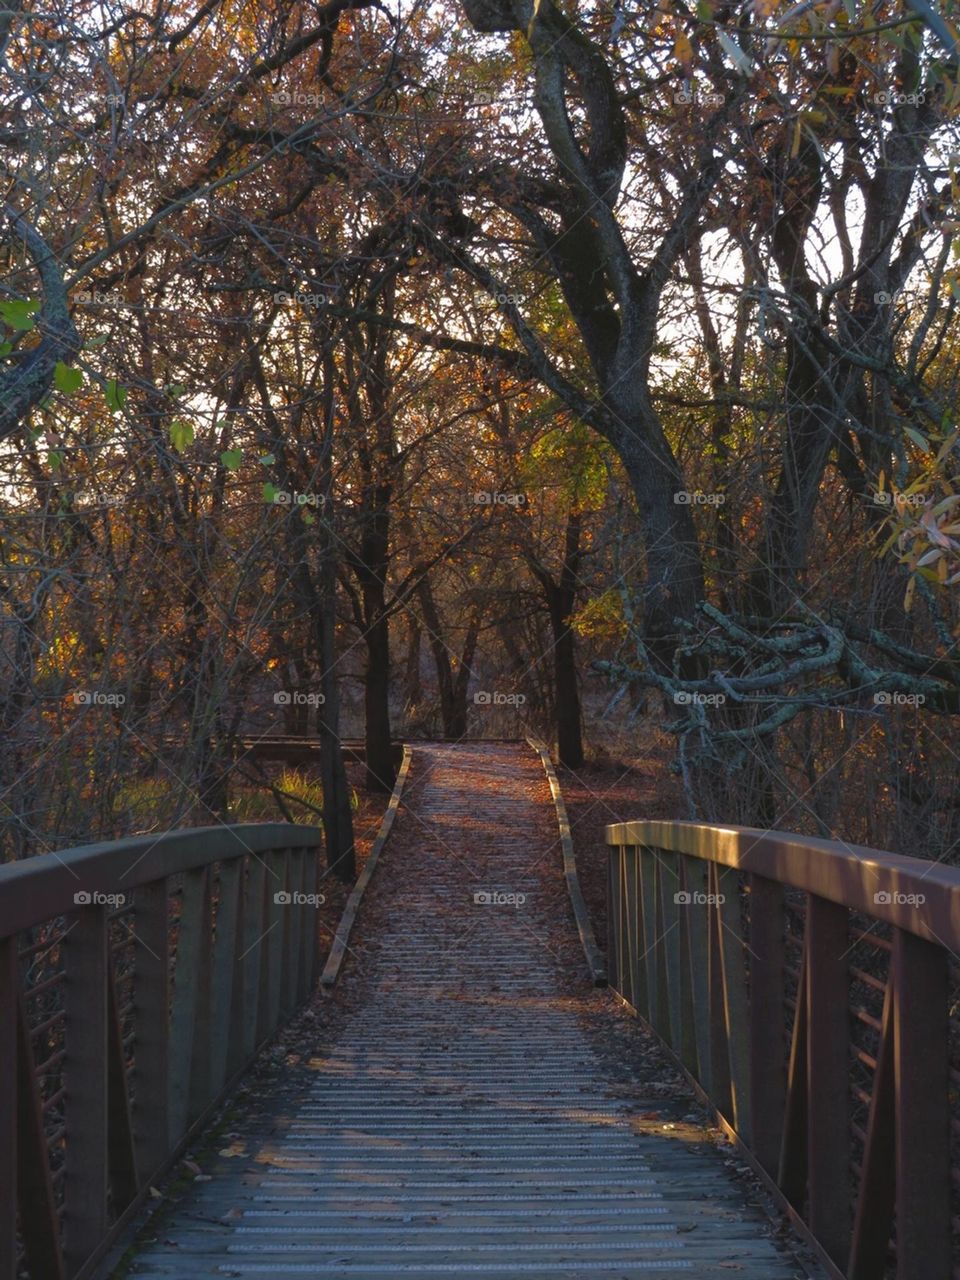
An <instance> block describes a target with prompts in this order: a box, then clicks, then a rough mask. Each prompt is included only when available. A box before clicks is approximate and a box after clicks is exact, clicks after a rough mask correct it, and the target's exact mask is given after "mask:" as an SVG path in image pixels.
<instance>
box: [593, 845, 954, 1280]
mask: <svg viewBox="0 0 960 1280" xmlns="http://www.w3.org/2000/svg"><path fill="white" fill-rule="evenodd" d="M607 842H608V844H609V845H610V846H611V848H610V854H609V863H608V913H609V914H608V938H609V942H608V948H609V954H608V970H609V980H610V984H611V986H613V987H614V988H615V989H616V990H617V992H618V993H619V994H620V995H621V996H622V997H623V999H624V1000H625V1001H627V1003H628V1004H629V1005H630V1006H632V1007H633V1009H634V1010H635V1011H636V1012H637V1013H638V1014H639V1015H640V1016H641V1017H642V1018H643V1019H644V1020H645V1021H646V1022H647V1023H648V1024H649V1025H650V1026H651V1027H652V1028H653V1029H654V1031H656V1032H657V1033H658V1034H659V1036H660V1037H661V1038H662V1040H664V1041H665V1042H666V1044H667V1045H668V1046H669V1048H670V1049H671V1050H672V1052H673V1054H674V1055H675V1057H676V1058H677V1060H678V1061H679V1062H680V1064H681V1065H682V1066H683V1067H684V1068H685V1069H686V1071H687V1073H688V1074H689V1075H690V1076H691V1077H692V1078H693V1080H694V1081H695V1082H696V1083H697V1084H698V1085H699V1087H700V1088H701V1089H702V1091H703V1093H704V1094H705V1095H706V1097H707V1098H708V1100H709V1101H710V1102H711V1104H712V1105H713V1107H714V1109H715V1110H716V1112H717V1113H718V1114H719V1115H720V1116H721V1117H722V1119H723V1120H724V1121H725V1122H726V1123H727V1125H728V1127H729V1128H730V1129H731V1130H732V1131H733V1132H734V1133H735V1135H736V1137H737V1138H738V1139H739V1140H740V1142H741V1144H742V1145H743V1147H744V1148H745V1149H746V1151H747V1152H748V1153H749V1154H750V1155H751V1157H752V1159H753V1162H754V1164H755V1166H756V1167H757V1168H758V1169H759V1170H760V1171H762V1172H763V1173H764V1174H765V1176H766V1179H767V1181H768V1183H770V1184H771V1185H772V1186H773V1187H775V1188H776V1189H777V1190H778V1191H779V1193H780V1195H781V1196H782V1198H783V1200H784V1201H785V1203H786V1204H787V1205H788V1206H789V1207H790V1209H791V1211H792V1213H793V1215H794V1217H795V1218H796V1219H797V1221H798V1222H800V1223H802V1224H805V1226H806V1228H807V1229H808V1231H809V1233H810V1235H811V1237H812V1239H813V1240H815V1241H816V1242H817V1244H818V1245H819V1247H820V1249H821V1251H822V1253H823V1255H824V1256H825V1260H826V1261H827V1262H828V1265H829V1266H830V1268H831V1269H832V1270H833V1273H834V1274H835V1275H837V1276H844V1277H847V1280H888V1278H889V1277H893V1276H895V1277H896V1280H951V1277H954V1278H956V1277H957V1276H960V1268H958V1265H957V1263H958V1258H957V1256H956V1253H955V1249H954V1245H953V1244H952V1241H951V1237H952V1236H953V1237H954V1239H957V1238H960V1232H957V1231H954V1230H952V1227H955V1226H956V1225H957V1221H958V1215H957V1210H958V1197H957V1191H958V1184H960V1159H958V1155H960V1153H958V1146H957V1139H958V1134H960V1111H958V1095H960V1070H958V1048H960V1034H958V1025H957V1021H958V1020H957V1018H956V1016H955V1014H956V1011H957V1009H958V1007H960V1006H958V981H957V977H958V975H957V965H956V957H957V954H958V953H960V871H957V870H954V869H952V868H948V867H943V866H941V865H938V864H936V863H932V862H925V861H922V860H920V859H917V858H905V857H898V856H895V855H893V854H888V853H879V852H877V851H876V850H873V849H864V848H856V847H851V846H848V845H844V844H840V843H835V842H832V841H827V840H818V839H814V838H808V837H804V836H794V835H787V834H783V833H780V832H763V831H757V830H751V829H748V828H743V827H716V826H707V825H701V824H699V823H690V822H627V823H619V824H616V825H613V826H609V827H607Z"/></svg>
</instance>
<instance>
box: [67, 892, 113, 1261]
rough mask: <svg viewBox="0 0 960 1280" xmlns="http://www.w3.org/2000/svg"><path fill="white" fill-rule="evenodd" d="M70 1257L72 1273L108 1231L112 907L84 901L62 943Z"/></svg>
mask: <svg viewBox="0 0 960 1280" xmlns="http://www.w3.org/2000/svg"><path fill="white" fill-rule="evenodd" d="M63 964H64V979H65V981H64V1009H65V1014H66V1019H65V1027H64V1048H65V1051H66V1056H65V1058H64V1068H63V1074H64V1084H65V1089H66V1093H65V1096H64V1116H65V1124H66V1134H65V1140H64V1207H65V1212H64V1219H63V1238H64V1255H65V1261H66V1269H67V1274H68V1275H73V1273H74V1272H75V1271H77V1270H79V1268H80V1266H81V1265H82V1264H83V1262H84V1261H85V1260H86V1259H87V1257H88V1256H89V1255H90V1254H91V1253H92V1252H93V1250H94V1249H95V1248H96V1247H97V1245H98V1244H99V1243H100V1241H101V1239H102V1238H103V1236H104V1233H105V1232H106V1229H107V1189H108V1161H107V1135H108V1130H107V1106H108V1091H107V1080H108V1057H107V909H106V907H105V906H102V905H99V904H90V905H84V906H81V907H80V908H79V909H78V911H77V913H76V921H75V923H74V924H73V925H72V926H68V928H67V930H66V933H65V935H64V940H63Z"/></svg>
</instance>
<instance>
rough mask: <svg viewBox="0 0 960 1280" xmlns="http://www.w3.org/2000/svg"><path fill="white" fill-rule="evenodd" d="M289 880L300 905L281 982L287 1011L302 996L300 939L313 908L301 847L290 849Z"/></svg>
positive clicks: (296, 912)
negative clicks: (308, 914) (309, 897)
mask: <svg viewBox="0 0 960 1280" xmlns="http://www.w3.org/2000/svg"><path fill="white" fill-rule="evenodd" d="M290 882H291V884H292V885H293V888H294V891H295V892H296V893H298V894H299V895H300V905H299V906H298V907H297V908H296V910H295V911H294V913H293V920H292V921H291V928H290V938H289V947H288V951H287V958H286V965H285V967H286V972H287V977H286V978H285V979H284V983H283V998H284V1001H285V1004H284V1009H285V1011H286V1012H287V1013H292V1012H293V1010H294V1009H295V1008H296V1007H297V1006H298V1005H299V1004H300V1002H301V1001H302V1000H303V998H304V996H303V973H302V971H301V969H300V951H301V939H302V937H303V931H304V929H305V928H306V915H307V913H308V912H310V911H312V910H313V909H314V908H313V907H312V906H310V905H309V904H308V903H307V901H306V898H307V895H308V894H309V893H310V890H309V889H308V888H307V884H306V862H305V854H304V850H303V849H291V851H290Z"/></svg>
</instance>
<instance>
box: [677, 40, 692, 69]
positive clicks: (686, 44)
mask: <svg viewBox="0 0 960 1280" xmlns="http://www.w3.org/2000/svg"><path fill="white" fill-rule="evenodd" d="M673 56H674V57H675V58H676V60H677V61H678V62H679V63H680V65H681V66H682V67H683V69H684V70H685V71H689V70H690V68H691V67H692V66H693V45H691V43H690V38H689V36H688V35H687V34H686V32H685V31H678V32H677V38H676V40H675V41H674V42H673Z"/></svg>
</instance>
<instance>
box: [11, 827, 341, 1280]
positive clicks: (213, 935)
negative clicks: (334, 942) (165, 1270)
mask: <svg viewBox="0 0 960 1280" xmlns="http://www.w3.org/2000/svg"><path fill="white" fill-rule="evenodd" d="M320 838H321V837H320V832H319V831H318V830H317V829H315V828H312V827H300V826H288V825H285V824H279V823H264V824H249V825H244V826H234V827H209V828H203V829H199V830H191V831H175V832H171V833H167V834H164V835H159V836H138V837H136V838H133V839H128V840H120V841H116V842H113V843H109V844H99V845H90V846H87V847H85V848H79V849H70V850H67V851H65V852H62V853H51V854H44V855H42V856H39V857H34V858H30V859H27V860H25V861H23V862H19V863H14V864H12V865H7V866H3V867H0V1280H15V1277H17V1276H21V1277H22V1276H29V1277H30V1280H76V1278H80V1277H83V1276H87V1275H89V1274H91V1273H92V1272H93V1270H94V1269H95V1267H96V1265H97V1263H98V1261H99V1260H100V1259H101V1258H102V1256H103V1254H104V1252H105V1251H106V1249H107V1248H108V1246H109V1245H110V1243H111V1242H112V1240H113V1239H114V1238H115V1237H116V1236H117V1234H118V1233H119V1231H120V1229H121V1228H122V1226H123V1225H124V1224H125V1223H126V1222H127V1221H128V1220H129V1218H130V1217H131V1216H132V1214H133V1212H134V1211H135V1210H136V1208H137V1206H138V1205H139V1204H140V1203H141V1201H142V1200H143V1199H144V1198H145V1197H146V1195H147V1194H148V1193H149V1189H150V1187H151V1185H152V1184H153V1183H154V1182H155V1181H156V1179H157V1178H158V1177H159V1176H160V1175H161V1174H162V1173H163V1172H164V1171H165V1169H167V1168H168V1167H169V1166H170V1165H171V1164H172V1162H173V1161H174V1159H175V1158H176V1157H177V1155H178V1154H179V1152H180V1151H181V1150H182V1149H183V1147H184V1145H185V1144H186V1142H187V1141H188V1140H189V1138H190V1137H191V1136H192V1135H193V1134H195V1133H196V1132H197V1131H198V1129H199V1128H200V1126H201V1125H202V1124H203V1122H204V1120H205V1119H206V1118H207V1117H208V1116H209V1114H210V1113H211V1112H212V1111H213V1109H214V1108H215V1107H216V1105H217V1103H218V1101H219V1100H220V1099H221V1098H222V1097H223V1096H224V1094H225V1093H226V1092H227V1091H228V1090H229V1088H230V1087H231V1084H232V1083H233V1082H234V1080H235V1079H236V1078H237V1076H238V1075H239V1074H240V1073H241V1072H242V1071H243V1070H244V1068H245V1067H246V1066H247V1064H248V1063H249V1062H250V1061H251V1059H252V1058H253V1057H254V1056H255V1054H256V1053H257V1051H258V1049H259V1048H260V1046H262V1045H263V1043H264V1042H265V1041H266V1040H267V1039H269V1038H270V1037H271V1036H272V1035H273V1034H274V1032H275V1031H276V1030H277V1029H278V1027H279V1026H280V1025H281V1024H282V1023H283V1022H284V1021H285V1020H286V1019H287V1018H288V1017H289V1016H290V1015H291V1014H292V1013H293V1012H294V1011H295V1010H296V1008H297V1006H298V1005H299V1004H301V1003H303V1001H305V1000H306V999H307V997H308V995H309V994H310V992H311V991H312V990H313V988H314V986H315V984H316V981H317V977H318V974H319V959H320V954H319V940H318V926H317V911H316V906H317V903H318V902H319V901H320V900H321V895H320V893H319V889H318V883H319V871H318V867H319V860H318V846H319V842H320Z"/></svg>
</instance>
